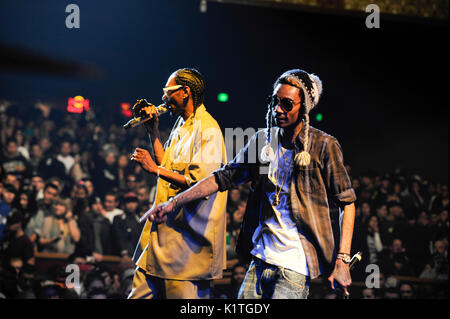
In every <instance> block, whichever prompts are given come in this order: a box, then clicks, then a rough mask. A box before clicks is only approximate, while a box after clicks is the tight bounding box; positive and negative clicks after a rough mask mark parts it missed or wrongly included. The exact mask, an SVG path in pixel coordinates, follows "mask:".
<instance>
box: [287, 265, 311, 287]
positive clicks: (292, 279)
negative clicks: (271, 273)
mask: <svg viewBox="0 0 450 319" xmlns="http://www.w3.org/2000/svg"><path fill="white" fill-rule="evenodd" d="M281 275H282V276H283V278H284V279H285V280H286V281H288V282H289V283H291V284H292V285H294V286H297V287H298V288H300V289H305V286H306V276H305V275H302V274H299V273H297V272H295V271H292V270H289V269H286V268H281Z"/></svg>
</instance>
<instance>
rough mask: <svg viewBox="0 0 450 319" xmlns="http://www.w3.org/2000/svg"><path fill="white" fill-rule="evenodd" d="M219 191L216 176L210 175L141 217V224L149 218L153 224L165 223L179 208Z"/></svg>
mask: <svg viewBox="0 0 450 319" xmlns="http://www.w3.org/2000/svg"><path fill="white" fill-rule="evenodd" d="M218 190H219V185H217V183H216V178H215V176H214V175H210V176H208V177H206V178H204V179H203V180H201V181H200V182H198V183H197V184H196V185H194V186H193V187H191V188H189V189H188V190H186V191H184V192H182V193H180V194H178V195H177V196H175V197H173V198H171V199H170V200H169V201H167V202H165V203H162V204H159V205H157V206H155V207H153V208H152V209H150V210H149V211H147V212H146V213H145V214H144V216H142V217H141V219H140V222H143V221H144V220H146V219H147V218H149V219H150V220H151V221H152V222H157V223H161V222H165V221H166V220H167V214H169V213H170V212H172V211H174V210H175V209H176V208H177V207H180V206H181V205H185V204H188V203H190V202H192V201H194V200H197V199H200V198H204V197H206V196H209V195H211V194H214V193H216V192H217V191H218Z"/></svg>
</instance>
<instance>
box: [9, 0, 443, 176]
mask: <svg viewBox="0 0 450 319" xmlns="http://www.w3.org/2000/svg"><path fill="white" fill-rule="evenodd" d="M70 3H75V4H77V5H78V6H79V8H80V16H81V22H80V26H81V28H80V29H67V28H66V26H65V19H66V17H67V15H68V13H66V12H65V8H66V6H67V5H68V4H70ZM365 18H366V16H365V14H363V13H361V14H354V15H326V14H320V13H307V12H299V11H288V10H282V9H273V8H272V9H271V8H259V7H252V6H240V5H231V4H223V3H208V11H207V13H204V14H203V13H200V11H199V2H198V1H194V0H191V1H186V0H165V1H85V0H76V1H73V2H69V1H56V0H55V1H50V0H42V1H36V0H34V1H25V0H7V1H2V2H1V3H0V44H2V45H7V46H9V47H14V48H19V49H21V50H25V51H28V50H29V51H30V52H37V53H39V54H43V55H47V56H49V57H52V58H57V59H60V60H63V61H75V62H80V63H89V64H92V65H95V66H96V67H97V68H98V69H99V70H100V71H101V75H100V76H99V77H94V78H92V79H86V78H77V77H71V76H55V75H51V74H46V73H45V72H36V73H32V72H17V70H16V71H14V70H7V69H5V68H3V69H1V70H0V99H2V98H3V99H9V100H13V101H15V102H16V105H15V106H14V107H18V108H25V109H26V108H33V107H34V103H35V102H36V101H37V100H41V101H43V102H49V103H52V105H53V106H54V107H57V108H61V109H64V107H65V103H66V102H67V98H68V97H70V96H72V97H73V96H75V95H82V96H84V97H85V98H88V99H90V101H91V103H92V107H93V109H94V110H95V112H96V113H97V114H98V115H100V117H101V118H102V119H103V120H104V121H107V120H108V119H110V116H111V114H114V113H117V112H118V110H119V103H121V102H130V103H133V102H134V101H135V100H136V99H138V98H147V99H148V100H149V101H151V102H153V103H155V104H157V103H159V101H160V98H161V95H162V90H161V89H162V87H163V86H164V85H165V83H166V80H167V78H168V76H169V75H170V74H171V73H172V72H173V71H174V70H176V69H178V68H180V67H186V66H191V67H196V68H198V69H199V70H200V71H201V72H202V73H203V75H204V76H205V80H206V84H207V92H206V100H205V105H206V107H207V109H208V111H209V112H210V113H211V114H212V115H213V116H214V117H215V118H216V119H217V120H218V122H219V124H220V125H221V127H222V128H225V127H242V128H244V129H245V128H247V127H253V128H255V129H257V128H261V127H264V126H265V120H264V116H265V113H266V105H265V98H266V96H267V95H269V94H271V91H272V85H273V82H274V81H275V79H276V78H277V77H278V76H279V75H280V74H281V73H282V72H284V71H285V70H287V69H290V68H303V69H305V70H307V71H308V72H312V73H315V74H317V75H319V76H320V78H321V79H322V81H323V85H324V92H323V95H322V99H321V101H320V103H319V105H318V108H317V110H316V111H315V112H314V113H313V114H312V117H311V118H312V125H313V126H315V127H317V128H319V129H322V130H324V131H326V132H327V133H329V134H331V135H334V136H336V137H337V138H338V139H339V141H340V143H341V144H342V146H343V150H344V155H345V161H346V163H347V164H350V165H351V166H352V167H353V170H354V173H355V174H358V173H363V172H366V171H369V170H372V171H375V172H379V173H384V172H388V171H391V170H393V169H394V168H396V167H401V168H404V169H406V170H407V171H408V172H409V173H418V174H420V175H422V176H423V177H425V178H429V179H431V180H434V181H440V182H446V183H448V136H449V130H448V123H449V122H448V92H447V89H448V87H449V86H448V84H449V83H448V60H447V57H448V40H447V39H448V21H445V22H435V21H426V20H417V19H398V18H392V17H388V16H384V15H383V13H381V28H380V29H367V28H366V27H365ZM219 92H226V93H228V94H229V96H230V99H229V101H228V102H227V103H219V102H218V101H217V94H218V93H219ZM317 112H321V113H322V114H323V116H324V119H323V121H322V122H316V121H315V120H314V115H315V114H316V113H317ZM173 122H174V119H172V118H170V116H168V115H166V116H163V117H162V120H161V126H162V127H163V128H164V127H171V126H172V125H173ZM122 124H123V123H122Z"/></svg>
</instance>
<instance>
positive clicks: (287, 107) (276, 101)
mask: <svg viewBox="0 0 450 319" xmlns="http://www.w3.org/2000/svg"><path fill="white" fill-rule="evenodd" d="M268 103H269V105H270V108H271V109H272V110H275V109H276V108H277V106H278V105H279V106H280V107H281V109H282V110H283V111H284V112H290V111H291V110H292V109H293V108H294V105H295V104H297V103H296V102H294V101H292V100H291V99H289V98H286V97H284V98H280V97H278V96H277V95H273V96H269V97H268Z"/></svg>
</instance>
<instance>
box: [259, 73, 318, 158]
mask: <svg viewBox="0 0 450 319" xmlns="http://www.w3.org/2000/svg"><path fill="white" fill-rule="evenodd" d="M279 84H287V85H292V86H294V87H296V88H298V89H299V91H300V103H301V105H300V110H301V114H300V116H301V119H304V120H305V134H304V138H303V151H302V152H300V153H298V154H296V156H295V161H296V162H297V164H298V165H300V166H307V165H309V163H310V155H309V153H308V142H309V112H310V111H311V110H312V109H313V108H314V107H315V106H316V105H317V103H319V98H320V95H321V94H322V90H323V88H322V81H321V80H320V79H319V77H318V76H317V75H315V74H309V73H308V72H306V71H303V70H301V69H293V70H289V71H286V72H284V73H283V74H282V75H281V76H280V77H279V78H278V79H277V80H276V81H275V83H274V85H273V88H274V89H275V88H276V87H277V86H278V85H279ZM272 114H273V110H272V109H271V105H270V104H269V106H268V110H267V114H266V123H267V133H266V134H267V135H266V139H267V143H266V145H265V146H264V147H263V150H262V152H261V155H262V156H261V157H262V159H263V160H269V159H272V158H273V157H274V156H272V155H273V150H272V148H271V147H270V140H271V137H270V135H271V130H272V125H273V118H272Z"/></svg>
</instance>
